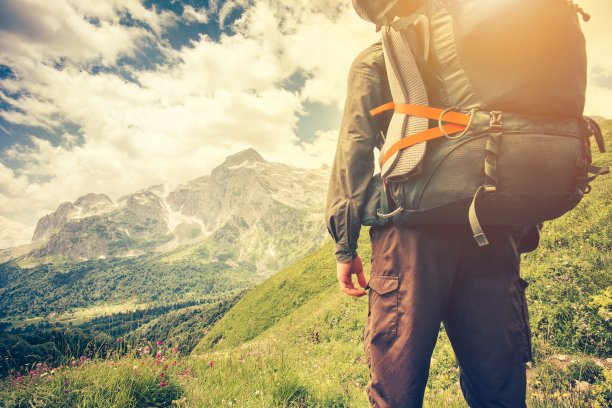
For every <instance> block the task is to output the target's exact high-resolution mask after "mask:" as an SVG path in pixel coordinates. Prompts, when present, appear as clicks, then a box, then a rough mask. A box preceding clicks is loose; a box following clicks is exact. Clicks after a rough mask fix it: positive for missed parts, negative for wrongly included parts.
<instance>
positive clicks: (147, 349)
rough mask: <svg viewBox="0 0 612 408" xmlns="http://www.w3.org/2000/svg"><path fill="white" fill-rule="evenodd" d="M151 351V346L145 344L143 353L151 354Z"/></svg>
mask: <svg viewBox="0 0 612 408" xmlns="http://www.w3.org/2000/svg"><path fill="white" fill-rule="evenodd" d="M150 352H151V349H150V348H149V346H145V347H144V348H143V349H142V353H143V354H149V353H150Z"/></svg>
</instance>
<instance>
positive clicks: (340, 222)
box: [325, 42, 392, 262]
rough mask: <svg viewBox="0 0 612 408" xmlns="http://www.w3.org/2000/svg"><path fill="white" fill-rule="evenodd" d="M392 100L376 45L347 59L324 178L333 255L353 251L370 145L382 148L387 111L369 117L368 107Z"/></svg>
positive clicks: (346, 257) (345, 257)
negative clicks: (337, 128) (338, 121)
mask: <svg viewBox="0 0 612 408" xmlns="http://www.w3.org/2000/svg"><path fill="white" fill-rule="evenodd" d="M391 100H392V97H391V91H390V89H389V84H388V81H387V73H386V70H385V60H384V56H383V49H382V44H381V43H380V42H378V43H376V44H373V45H371V46H370V47H368V48H367V49H365V50H364V51H363V52H361V53H360V54H359V55H358V56H357V58H355V60H354V61H353V64H352V66H351V69H350V71H349V75H348V87H347V95H346V102H345V105H344V113H343V117H342V123H341V125H340V134H339V137H338V145H337V148H336V155H335V158H334V163H333V166H332V170H331V176H330V180H329V190H328V193H327V206H326V209H325V220H326V223H327V229H328V231H329V233H330V234H331V236H332V237H333V239H334V241H336V250H335V254H336V259H337V260H338V261H339V262H348V261H350V260H351V259H352V258H354V257H355V255H356V254H357V239H358V238H359V230H360V228H361V223H362V220H361V216H360V213H361V212H362V210H363V208H364V205H365V202H366V199H367V197H366V190H367V187H368V184H369V182H370V180H371V179H372V175H373V173H374V148H375V147H377V148H380V146H382V142H383V140H382V138H381V136H380V132H381V131H383V132H385V131H386V130H387V126H388V124H389V120H390V119H391V114H387V115H380V116H377V117H376V118H373V117H372V116H370V114H369V113H368V112H369V111H370V110H371V109H373V108H375V107H377V106H380V105H382V104H383V103H386V102H390V101H391Z"/></svg>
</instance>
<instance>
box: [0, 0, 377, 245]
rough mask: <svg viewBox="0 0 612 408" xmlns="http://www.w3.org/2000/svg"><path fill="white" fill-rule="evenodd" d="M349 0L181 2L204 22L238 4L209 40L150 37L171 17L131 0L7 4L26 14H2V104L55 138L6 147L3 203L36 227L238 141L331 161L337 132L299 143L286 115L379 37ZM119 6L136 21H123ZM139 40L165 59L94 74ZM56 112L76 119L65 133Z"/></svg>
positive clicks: (325, 97)
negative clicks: (59, 210)
mask: <svg viewBox="0 0 612 408" xmlns="http://www.w3.org/2000/svg"><path fill="white" fill-rule="evenodd" d="M349 6H350V4H346V3H345V2H343V1H340V0H338V1H332V2H328V1H319V0H311V1H308V0H299V1H295V2H290V3H288V4H285V5H281V4H280V2H277V1H273V0H261V1H256V2H254V3H253V2H251V3H249V4H247V2H241V1H230V2H225V3H223V4H222V5H221V4H220V3H217V2H212V3H211V6H210V7H209V9H208V10H204V9H195V8H193V7H189V6H188V7H185V11H184V17H183V18H185V19H187V20H189V21H197V22H200V23H203V22H207V21H209V19H210V18H211V15H212V14H214V13H215V12H217V15H216V18H218V19H219V24H220V26H224V25H226V24H229V16H230V14H232V12H233V11H234V10H236V9H240V8H242V9H243V13H242V17H241V18H239V19H238V20H237V21H235V22H234V23H233V24H234V26H233V31H234V33H233V34H232V35H228V34H222V35H221V37H220V39H219V40H218V41H214V40H213V39H212V38H211V37H209V36H207V35H204V34H203V35H201V36H200V37H199V38H198V39H196V40H194V41H192V42H191V43H189V44H188V45H186V46H184V47H182V48H179V49H170V48H169V47H168V46H167V45H165V44H164V43H163V41H158V40H157V39H158V37H159V35H160V33H161V32H163V30H164V29H166V28H168V27H170V26H171V25H172V24H174V23H175V22H176V21H175V17H172V16H170V15H169V14H168V13H166V12H159V11H157V10H148V9H146V8H144V7H143V6H142V4H141V3H140V2H138V1H136V0H130V1H106V2H100V1H93V0H88V1H77V0H59V1H58V2H44V1H42V0H39V1H35V0H27V2H25V3H24V2H17V1H13V0H10V1H9V2H5V3H3V6H2V8H3V10H0V11H8V12H10V13H12V14H11V16H14V17H15V16H18V17H19V18H20V19H21V20H20V21H22V22H24V24H23V25H22V26H20V27H17V26H16V25H7V24H2V22H1V21H0V30H2V32H3V33H2V34H3V35H2V36H1V39H0V46H1V47H2V49H3V51H4V50H6V52H5V53H4V52H3V56H2V57H0V62H1V63H3V64H5V65H8V66H10V67H11V69H12V70H13V71H14V72H15V77H14V78H6V79H4V80H2V82H1V88H2V89H3V90H5V93H0V98H2V100H3V101H4V102H5V103H8V104H10V105H11V106H12V109H9V110H7V111H1V112H0V115H2V117H3V118H4V119H5V120H7V121H8V122H11V123H13V124H21V125H27V126H32V127H37V128H42V129H45V130H46V131H47V132H49V133H53V134H57V135H58V139H59V142H53V143H52V142H50V141H49V140H46V139H44V138H41V137H34V136H32V137H30V139H29V140H27V141H25V140H24V141H23V142H24V143H20V144H18V145H15V146H13V147H10V148H8V149H6V150H5V151H4V153H3V159H0V160H4V161H6V160H8V161H10V162H11V163H18V165H17V166H13V168H12V169H11V168H8V167H7V166H5V165H2V167H0V208H2V210H1V214H2V215H3V216H4V217H5V218H6V219H10V220H12V221H13V222H14V223H16V224H15V225H20V226H24V225H25V226H27V227H28V228H29V229H26V230H32V228H33V225H34V224H35V222H36V220H37V219H38V218H39V217H40V216H42V215H44V214H46V213H49V212H51V211H53V210H54V209H55V208H56V207H57V205H58V204H59V203H61V202H63V201H68V200H70V201H73V200H75V199H76V198H77V197H78V196H80V195H83V194H86V193H88V192H100V193H106V194H107V195H109V196H110V197H111V198H113V199H117V198H118V197H119V196H121V195H123V194H127V193H130V192H133V191H135V190H137V189H139V188H142V187H145V186H148V185H153V184H157V183H160V182H168V183H171V184H173V183H178V182H182V181H185V180H188V179H193V178H196V177H199V176H201V175H203V174H206V173H208V172H209V171H210V170H211V169H212V168H213V167H214V166H215V165H218V164H219V163H221V162H222V161H223V159H224V158H225V157H226V156H227V155H230V154H232V153H234V152H236V151H238V150H241V149H244V148H247V147H255V148H256V149H257V150H258V151H260V152H261V153H262V154H263V155H264V157H266V158H268V159H270V160H274V161H282V162H286V163H288V164H293V165H298V166H303V167H318V166H320V165H321V164H323V163H330V162H331V157H332V156H333V150H334V149H335V139H336V137H337V133H336V131H330V130H328V131H325V132H320V133H319V134H317V135H316V137H314V139H313V141H312V142H310V143H302V141H300V140H299V138H298V137H297V136H296V127H297V123H298V120H299V117H300V114H302V113H303V111H304V103H305V102H307V101H321V102H325V103H335V104H338V105H339V106H340V105H341V103H342V99H343V97H344V94H345V89H344V87H345V86H346V72H347V70H348V66H349V65H350V62H351V60H352V58H353V57H354V55H356V54H357V53H358V52H359V50H360V49H361V48H363V47H365V46H366V45H367V44H369V43H370V42H372V41H374V40H375V38H376V35H375V33H374V30H373V29H372V27H369V26H368V25H367V24H364V23H362V22H361V21H360V20H359V19H358V17H356V16H354V15H353V12H352V10H350V9H349ZM126 13H129V15H130V16H131V18H132V19H135V20H138V21H139V22H140V24H137V25H132V26H126V25H123V24H120V20H121V18H122V17H125V15H126ZM25 23H27V24H25ZM36 27H38V28H37V30H38V31H36V29H35V28H36ZM324 32H328V33H329V36H330V37H329V38H328V41H324V36H323V34H322V33H324ZM5 34H6V35H5ZM330 39H331V40H330ZM156 41H157V42H156ZM9 42H10V44H9ZM143 44H149V45H150V44H155V45H156V46H158V47H159V49H160V50H161V51H162V53H163V55H164V57H165V61H164V62H163V63H160V64H159V65H158V66H156V67H154V68H149V69H146V70H140V69H137V68H135V67H132V66H121V67H120V68H121V69H122V70H123V71H124V72H125V71H127V72H128V73H129V77H130V78H129V79H128V78H127V77H126V76H124V75H120V74H119V73H118V70H113V69H111V70H106V71H101V72H96V73H94V72H92V69H91V67H92V66H93V65H98V64H102V65H106V66H108V67H109V68H113V67H118V66H117V64H118V61H120V58H121V57H122V56H130V55H134V54H135V53H138V52H139V49H140V47H142V45H143ZM58 61H59V62H60V63H58ZM295 72H302V73H304V75H305V77H306V78H307V81H306V84H305V85H304V87H303V88H302V89H297V88H296V89H286V87H284V86H282V85H281V84H282V83H283V82H284V81H285V80H287V79H288V78H289V77H290V76H291V75H293V74H294V73H295ZM66 124H72V125H76V126H72V127H71V129H73V130H72V131H69V130H67V128H66ZM74 128H76V129H78V130H76V131H75V130H74ZM75 132H77V133H75ZM15 225H13V227H12V228H13V230H14V229H15V228H14V227H15ZM20 228H21V227H20ZM16 242H17V241H15V243H16ZM5 245H6V242H5V243H4V246H5ZM11 245H12V244H11ZM2 246H3V243H2V242H0V247H2Z"/></svg>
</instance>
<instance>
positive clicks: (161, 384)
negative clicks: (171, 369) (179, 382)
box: [159, 380, 168, 388]
mask: <svg viewBox="0 0 612 408" xmlns="http://www.w3.org/2000/svg"><path fill="white" fill-rule="evenodd" d="M166 385H168V384H167V383H166V380H162V382H160V383H159V388H164V387H165V386H166Z"/></svg>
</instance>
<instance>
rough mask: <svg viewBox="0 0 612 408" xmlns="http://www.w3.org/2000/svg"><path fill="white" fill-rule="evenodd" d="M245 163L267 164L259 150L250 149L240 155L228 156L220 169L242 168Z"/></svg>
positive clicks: (239, 153)
mask: <svg viewBox="0 0 612 408" xmlns="http://www.w3.org/2000/svg"><path fill="white" fill-rule="evenodd" d="M245 162H250V163H266V159H264V158H263V157H262V156H261V155H260V154H259V153H257V150H255V149H253V148H248V149H245V150H242V151H240V152H238V153H235V154H232V155H231V156H228V157H227V158H226V159H225V161H224V162H223V164H222V165H221V166H219V167H234V166H240V165H241V164H243V163H245Z"/></svg>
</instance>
